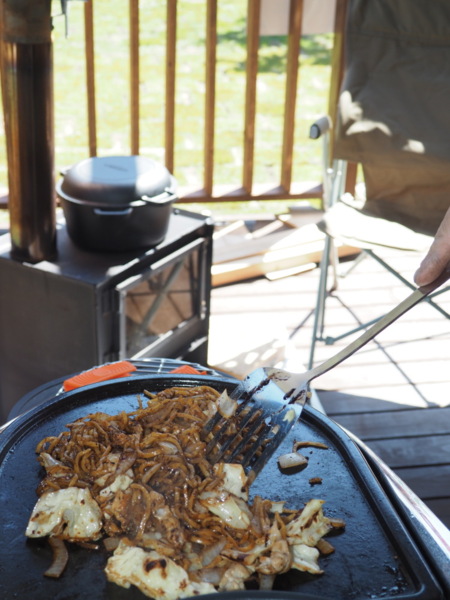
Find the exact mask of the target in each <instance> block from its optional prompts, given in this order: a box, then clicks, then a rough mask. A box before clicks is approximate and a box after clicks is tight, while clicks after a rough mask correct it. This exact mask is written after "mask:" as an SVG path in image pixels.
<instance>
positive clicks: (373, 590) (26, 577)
mask: <svg viewBox="0 0 450 600" xmlns="http://www.w3.org/2000/svg"><path fill="white" fill-rule="evenodd" d="M173 385H182V386H189V385H211V386H213V387H215V388H216V389H218V390H219V391H221V390H222V389H224V388H232V387H234V385H235V381H233V380H231V379H224V378H223V377H220V376H219V377H211V376H203V377H201V376H190V375H183V376H178V375H177V376H174V375H164V376H162V375H155V376H149V375H144V376H135V377H128V378H124V379H121V380H114V381H110V382H107V383H102V384H96V385H92V386H87V387H85V388H81V389H79V390H77V391H74V392H68V393H65V394H60V395H58V396H55V397H54V398H53V399H51V400H49V401H47V402H45V403H44V404H41V405H39V406H37V407H36V408H34V409H32V410H31V411H29V412H28V413H27V414H24V415H22V416H19V417H18V418H17V419H16V420H15V421H13V422H12V424H10V425H9V426H8V427H7V428H6V429H5V431H4V432H3V433H2V434H0V507H1V510H0V535H1V543H0V598H2V600H25V599H26V600H29V599H30V598H32V599H33V600H44V599H45V600H47V599H48V598H53V599H55V600H57V599H60V600H63V599H64V600H143V599H144V598H145V596H143V595H142V594H141V593H140V592H139V591H138V590H137V589H136V588H133V587H132V588H130V589H128V590H126V589H124V588H121V587H119V586H117V585H115V584H113V583H109V582H108V581H107V580H106V577H105V575H104V573H103V568H104V565H105V562H106V559H107V555H106V552H104V551H103V550H99V551H97V552H94V551H90V550H86V549H83V548H79V547H71V548H70V558H69V564H68V566H67V568H66V571H65V572H64V574H63V576H62V577H61V578H60V579H56V580H53V579H49V578H46V577H44V575H43V573H44V571H45V569H46V568H47V567H48V566H49V564H50V562H51V551H50V549H49V547H48V544H47V542H46V540H27V539H26V537H25V535H24V532H25V528H26V525H27V522H28V519H29V517H30V514H31V511H32V509H33V506H34V504H35V502H36V499H37V496H36V493H35V489H36V487H37V485H38V483H39V481H40V479H41V478H42V475H43V472H42V470H41V467H40V466H39V463H38V462H37V459H36V454H35V447H36V444H37V443H38V441H39V440H41V439H42V438H44V437H45V436H48V435H57V434H58V433H60V432H61V431H62V430H64V429H65V428H66V424H67V423H70V422H72V421H74V420H75V419H77V418H79V417H82V416H86V415H87V414H88V413H90V412H96V411H103V412H106V413H110V414H115V413H117V412H120V411H122V410H125V411H130V410H134V409H136V408H137V407H138V401H137V398H138V395H139V394H140V393H141V392H142V390H143V389H148V390H150V391H154V392H157V391H160V390H162V389H165V388H167V387H171V386H173ZM294 439H295V440H308V441H309V440H312V441H320V442H323V443H325V444H327V446H328V449H327V450H323V449H320V448H312V447H309V448H306V449H304V450H303V453H304V454H305V455H306V456H307V457H308V459H309V462H308V466H307V467H306V469H304V470H303V471H300V472H298V473H295V474H293V475H285V474H282V473H281V472H280V471H279V469H278V466H277V456H279V455H280V454H283V453H285V452H289V451H290V450H291V448H292V444H293V441H294ZM313 478H320V480H321V483H320V484H312V483H310V482H309V480H310V479H313ZM251 491H252V494H259V495H261V496H263V497H265V498H270V499H272V500H286V501H287V504H288V506H291V507H293V508H300V507H301V506H303V504H304V503H305V502H307V501H308V500H310V499H311V498H321V499H323V500H325V504H324V512H325V514H326V515H328V516H330V517H335V518H342V519H344V520H345V522H346V528H345V530H344V531H340V532H339V533H337V534H335V535H333V536H328V539H329V541H330V542H331V543H332V544H333V546H334V547H335V552H334V553H333V554H331V555H329V556H324V557H321V559H320V565H321V567H322V568H323V570H324V574H323V575H320V576H313V575H309V574H307V573H301V572H298V571H289V572H288V573H286V574H284V575H281V576H279V577H278V578H277V580H276V585H275V590H274V591H272V592H264V593H263V592H257V591H249V592H238V593H226V594H214V595H211V596H204V598H205V600H206V599H207V598H211V600H212V599H213V598H214V599H215V600H219V599H220V598H230V599H231V598H236V599H237V598H239V599H240V600H244V599H245V598H259V599H260V600H268V599H269V598H270V599H274V600H275V599H277V598H279V599H281V598H283V599H292V600H294V599H297V600H313V599H314V600H340V599H342V600H344V599H345V600H367V599H369V598H384V599H392V600H394V599H402V600H404V599H408V600H409V599H411V600H412V599H416V600H443V599H444V596H443V593H442V591H441V589H440V587H439V586H438V584H437V582H436V580H435V579H434V577H433V575H432V573H431V570H430V568H429V566H428V565H427V563H426V561H425V560H424V558H423V557H422V556H421V554H420V552H419V550H418V548H417V546H416V545H415V543H414V541H413V540H412V538H411V537H410V535H409V533H408V532H407V530H406V529H405V527H404V525H403V522H402V520H401V519H400V518H399V516H398V515H397V513H396V511H395V510H394V508H393V506H392V505H391V504H390V502H389V500H388V498H387V496H386V495H385V493H384V492H383V490H382V488H381V487H380V485H379V483H378V481H377V479H376V478H375V477H374V475H373V473H372V471H371V470H370V468H369V466H368V464H367V462H366V461H365V459H364V458H363V456H362V454H361V452H360V450H359V449H358V448H357V447H356V445H355V444H354V443H353V442H352V441H351V440H350V439H349V437H348V436H347V435H346V434H345V433H344V432H343V431H342V430H341V429H340V428H339V427H338V426H337V425H336V424H334V423H333V422H332V421H331V420H330V419H329V418H327V417H326V416H324V415H322V414H321V413H319V412H317V411H315V410H314V409H312V408H310V407H308V406H306V407H305V409H304V411H303V413H302V417H301V419H300V421H299V423H297V424H296V425H295V426H294V427H293V429H292V431H291V433H290V434H289V436H288V437H287V438H286V440H285V441H284V442H283V444H282V446H281V447H280V448H279V450H278V452H277V453H276V454H275V455H274V456H273V457H272V458H271V460H270V461H269V462H268V464H267V465H266V466H265V468H264V469H263V471H262V472H261V473H260V475H259V476H258V478H257V479H256V481H255V482H254V484H253V486H252V490H251Z"/></svg>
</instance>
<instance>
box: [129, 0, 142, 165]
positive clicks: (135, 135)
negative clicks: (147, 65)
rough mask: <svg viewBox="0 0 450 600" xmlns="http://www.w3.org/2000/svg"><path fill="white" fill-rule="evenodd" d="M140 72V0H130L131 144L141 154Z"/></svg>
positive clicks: (135, 151) (132, 148)
mask: <svg viewBox="0 0 450 600" xmlns="http://www.w3.org/2000/svg"><path fill="white" fill-rule="evenodd" d="M139 74H140V69H139V0H130V123H131V140H130V146H131V153H132V154H139V116H140V102H139Z"/></svg>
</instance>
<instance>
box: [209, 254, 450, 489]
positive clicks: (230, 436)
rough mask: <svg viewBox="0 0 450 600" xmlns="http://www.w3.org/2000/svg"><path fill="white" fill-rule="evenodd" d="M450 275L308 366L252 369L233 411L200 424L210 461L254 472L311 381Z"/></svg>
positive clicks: (283, 430) (291, 417) (449, 275)
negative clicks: (302, 368)
mask: <svg viewBox="0 0 450 600" xmlns="http://www.w3.org/2000/svg"><path fill="white" fill-rule="evenodd" d="M449 278H450V266H449V267H447V269H446V270H445V271H444V272H443V273H442V274H441V275H440V276H439V277H438V278H437V279H436V280H435V281H433V282H432V283H430V284H428V285H425V286H422V287H420V288H418V289H417V290H415V291H414V292H413V293H412V294H410V295H409V296H408V297H407V298H405V300H403V301H402V302H400V304H398V305H397V306H396V307H395V308H393V309H392V310H391V311H390V312H388V313H387V314H386V315H385V316H384V317H382V318H381V319H380V320H379V321H377V322H376V323H375V324H374V325H372V327H370V328H369V329H367V330H366V331H365V332H364V333H363V334H362V335H361V336H359V337H358V338H357V339H355V340H354V341H353V342H352V343H351V344H349V345H348V346H346V347H345V348H343V349H342V350H341V351H340V352H338V353H337V354H335V355H334V356H332V357H331V358H329V359H328V360H326V361H325V362H323V363H322V364H320V365H317V366H316V367H314V368H313V369H310V370H309V371H305V372H303V373H290V372H289V371H284V370H283V369H276V368H273V367H260V368H259V369H255V370H254V371H252V372H251V373H250V374H249V375H247V377H246V378H245V379H244V380H242V381H241V382H240V383H239V384H238V385H237V387H236V388H235V389H234V390H233V392H232V393H231V398H232V399H234V400H236V401H238V407H237V410H236V411H235V413H234V414H233V416H232V417H230V418H225V417H223V416H221V415H220V414H219V413H216V414H215V415H214V417H212V418H211V419H210V420H209V421H208V423H207V424H206V425H205V427H204V429H203V436H202V437H203V438H204V439H206V440H209V441H208V445H207V448H206V451H207V454H208V457H209V460H210V462H212V463H213V464H214V463H216V462H218V461H219V460H220V461H224V462H233V461H238V462H240V463H241V464H242V465H243V466H244V468H245V469H246V471H247V472H250V471H253V475H252V477H253V478H254V477H256V475H257V474H258V473H259V472H260V470H261V469H262V467H263V466H264V464H265V463H266V462H267V460H268V459H269V458H270V456H271V455H272V454H273V452H274V451H275V450H276V448H277V447H278V446H279V445H280V444H281V442H282V440H283V439H284V437H285V436H286V435H287V434H288V433H289V431H290V429H291V427H292V426H293V425H294V423H295V422H296V421H297V419H298V418H299V416H300V414H301V411H302V408H303V405H304V403H305V401H306V398H307V395H308V390H309V385H310V383H311V381H313V379H316V378H317V377H319V376H320V375H323V374H324V373H326V372H327V371H329V370H330V369H332V368H333V367H335V366H336V365H338V364H340V363H341V362H343V361H344V360H346V359H347V358H348V357H349V356H351V355H352V354H354V353H355V352H356V351H357V350H359V349H360V348H362V347H363V346H364V345H365V344H367V342H369V341H370V340H372V339H373V338H374V337H375V336H376V335H378V334H379V333H380V332H381V331H383V330H384V329H386V327H388V325H390V324H391V323H393V322H394V321H396V320H397V319H398V318H399V317H401V316H402V315H403V314H405V313H406V312H407V311H408V310H410V309H411V308H412V307H413V306H415V305H416V304H418V303H419V302H420V301H421V300H423V298H425V297H426V296H428V295H429V294H431V293H432V292H433V291H435V290H436V289H437V288H439V287H440V286H441V285H443V284H444V283H445V282H446V281H448V279H449ZM280 389H281V390H282V392H283V395H280Z"/></svg>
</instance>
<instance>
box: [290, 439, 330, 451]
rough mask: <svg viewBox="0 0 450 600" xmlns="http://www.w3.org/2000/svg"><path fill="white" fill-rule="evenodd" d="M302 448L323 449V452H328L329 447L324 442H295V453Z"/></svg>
mask: <svg viewBox="0 0 450 600" xmlns="http://www.w3.org/2000/svg"><path fill="white" fill-rule="evenodd" d="M300 448H322V449H323V450H328V446H327V445H326V444H323V443H322V442H311V441H309V442H306V441H305V442H294V447H293V448H292V450H293V452H297V450H299V449H300Z"/></svg>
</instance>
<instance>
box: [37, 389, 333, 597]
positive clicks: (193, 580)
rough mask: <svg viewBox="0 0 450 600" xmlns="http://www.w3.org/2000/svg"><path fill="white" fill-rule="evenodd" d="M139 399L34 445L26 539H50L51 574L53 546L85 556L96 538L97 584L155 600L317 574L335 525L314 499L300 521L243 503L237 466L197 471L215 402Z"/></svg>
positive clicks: (180, 393) (169, 394) (208, 396)
mask: <svg viewBox="0 0 450 600" xmlns="http://www.w3.org/2000/svg"><path fill="white" fill-rule="evenodd" d="M145 394H146V395H147V396H148V398H149V399H148V401H147V402H146V403H145V405H143V404H142V402H140V405H139V408H138V409H137V410H135V411H133V412H129V413H126V412H121V413H119V414H117V415H113V416H111V415H108V414H105V413H100V412H99V413H95V414H90V415H88V416H86V417H85V418H82V419H79V420H77V421H75V422H73V423H70V424H69V425H67V431H63V432H62V433H61V434H60V435H58V436H56V437H47V438H45V439H43V440H42V441H41V442H40V443H39V444H38V446H37V449H36V450H37V453H38V455H39V461H40V463H41V465H42V466H43V467H44V468H45V472H46V474H45V477H44V478H43V479H42V481H41V483H40V485H39V487H38V490H37V493H38V496H39V500H38V502H37V504H36V506H35V508H34V511H33V514H32V516H31V518H30V521H29V524H28V527H27V532H26V534H27V536H29V537H42V536H49V537H50V539H51V540H52V542H53V546H54V548H56V550H55V556H56V559H55V560H56V562H57V563H58V561H59V562H60V564H61V567H62V568H64V564H65V562H66V561H67V557H66V559H65V560H64V564H63V561H62V560H61V559H60V555H61V552H62V551H61V550H60V548H61V543H60V540H66V541H68V542H74V543H81V544H83V545H87V546H88V547H91V548H95V547H96V545H98V544H99V543H100V540H101V539H103V543H104V544H105V546H106V548H107V550H108V551H110V552H111V551H114V553H113V554H112V556H110V557H109V559H108V561H107V565H106V569H105V571H106V576H107V577H108V579H110V580H111V581H114V582H115V583H117V584H118V585H122V586H124V587H129V586H130V585H136V586H137V587H138V588H139V589H140V590H141V591H142V592H144V593H145V594H147V595H148V596H150V597H154V598H161V599H164V600H170V599H176V598H182V597H186V596H191V595H198V594H202V593H211V592H214V591H220V590H233V589H243V588H244V587H245V586H246V585H254V586H258V585H259V586H260V587H266V588H267V587H270V586H271V585H272V583H273V579H274V577H275V576H276V575H277V574H279V573H283V572H286V571H287V570H289V569H291V568H296V569H299V570H304V571H308V572H311V573H317V574H318V573H321V572H322V571H321V569H320V567H319V564H318V558H319V550H318V549H317V547H320V543H321V542H323V541H324V540H321V538H322V537H323V536H324V535H326V534H327V533H328V532H329V531H330V530H331V529H332V528H333V527H340V526H342V525H343V524H342V523H341V522H338V521H332V520H330V519H328V518H326V517H325V516H324V515H323V513H322V504H323V502H322V500H311V501H310V502H308V503H307V505H306V506H305V507H304V508H303V509H301V510H288V509H286V508H285V507H284V503H282V502H281V503H280V502H272V501H271V500H268V499H263V498H261V497H259V496H257V497H255V498H254V499H253V501H252V503H250V502H249V501H248V481H247V477H246V475H245V473H244V471H243V469H242V467H241V466H240V465H238V464H234V465H230V464H225V463H220V464H218V465H215V466H212V465H211V464H210V463H209V462H208V460H207V457H206V455H205V445H206V442H205V441H203V440H202V439H201V437H200V432H201V429H202V427H203V425H204V424H205V422H206V421H207V420H208V419H209V418H210V417H211V416H212V415H213V414H214V413H215V412H216V410H217V405H218V401H219V396H220V394H219V392H217V391H216V390H214V389H212V388H211V387H208V386H198V387H194V388H184V387H174V388H170V389H167V390H164V391H162V392H160V393H158V394H156V395H153V394H149V393H147V392H145ZM55 541H58V543H55ZM323 547H325V546H323ZM327 547H328V548H331V546H330V545H329V544H328V545H327ZM69 560H70V557H69ZM47 574H48V575H50V576H59V575H60V572H59V570H58V568H56V569H55V568H54V566H53V569H52V570H51V571H50V572H47Z"/></svg>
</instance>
